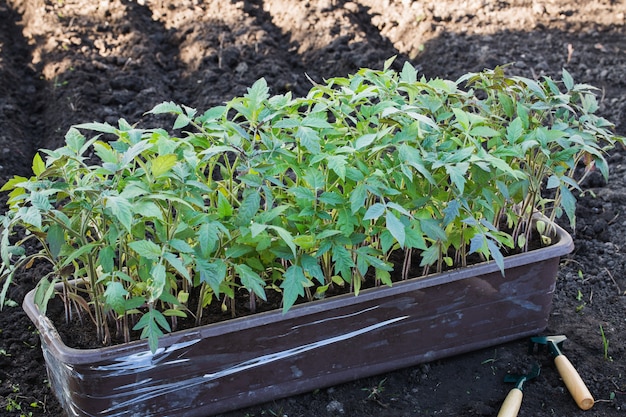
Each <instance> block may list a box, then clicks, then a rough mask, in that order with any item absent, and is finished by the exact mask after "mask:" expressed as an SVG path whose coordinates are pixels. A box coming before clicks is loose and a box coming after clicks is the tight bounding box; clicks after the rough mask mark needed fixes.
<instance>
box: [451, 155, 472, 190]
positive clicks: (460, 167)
mask: <svg viewBox="0 0 626 417" xmlns="http://www.w3.org/2000/svg"><path fill="white" fill-rule="evenodd" d="M468 168H469V164H468V163H467V162H462V163H458V164H455V165H446V172H447V173H448V175H449V176H450V180H451V181H452V183H453V184H454V185H455V186H456V188H457V189H458V194H459V195H463V193H464V192H465V181H466V178H465V175H466V173H467V169H468Z"/></svg>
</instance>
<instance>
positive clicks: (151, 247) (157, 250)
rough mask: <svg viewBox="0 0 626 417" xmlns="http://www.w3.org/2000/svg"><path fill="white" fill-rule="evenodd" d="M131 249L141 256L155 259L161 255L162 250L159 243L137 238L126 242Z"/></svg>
mask: <svg viewBox="0 0 626 417" xmlns="http://www.w3.org/2000/svg"><path fill="white" fill-rule="evenodd" d="M128 246H130V248H131V249H132V250H134V251H135V252H137V254H138V255H139V256H141V257H144V258H146V259H151V260H157V259H159V258H160V257H161V254H162V250H161V247H160V246H159V245H157V244H156V243H154V242H152V241H150V240H145V239H144V240H137V241H134V242H130V243H129V244H128Z"/></svg>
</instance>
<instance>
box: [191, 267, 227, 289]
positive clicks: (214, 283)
mask: <svg viewBox="0 0 626 417" xmlns="http://www.w3.org/2000/svg"><path fill="white" fill-rule="evenodd" d="M196 268H197V269H198V271H199V272H200V282H204V283H207V284H209V286H210V287H211V289H212V290H213V292H214V293H215V296H216V297H219V296H220V286H221V285H222V282H224V278H226V272H227V267H226V264H225V263H224V262H222V261H221V260H219V259H218V260H216V261H214V262H208V261H205V260H204V259H196Z"/></svg>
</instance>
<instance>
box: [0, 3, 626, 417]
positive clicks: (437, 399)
mask: <svg viewBox="0 0 626 417" xmlns="http://www.w3.org/2000/svg"><path fill="white" fill-rule="evenodd" d="M625 13H626V5H625V4H624V2H623V1H619V0H617V1H616V0H598V1H593V2H575V1H573V0H562V1H558V2H557V1H549V0H546V1H532V2H531V1H527V0H510V1H507V2H504V1H498V2H486V1H482V0H465V1H462V2H459V1H455V0H437V1H434V0H424V1H416V0H402V1H400V0H382V1H380V0H354V1H345V0H265V1H263V0H242V1H236V0H216V1H203V0H181V1H176V2H175V1H170V0H134V1H130V0H100V1H97V2H94V1H88V0H0V183H3V182H4V181H6V180H7V179H9V178H10V177H11V176H12V175H14V174H19V175H29V171H30V165H31V160H32V156H33V155H34V153H35V152H36V150H37V149H39V148H54V147H57V146H60V145H61V144H62V143H63V141H64V139H63V136H64V133H65V132H66V131H67V130H68V128H69V127H70V126H71V125H72V124H75V123H83V122H89V121H106V122H109V123H116V122H117V120H118V119H119V118H124V119H126V120H127V121H129V122H130V123H139V124H141V123H144V122H146V121H147V119H146V118H147V117H148V116H145V115H144V113H145V112H146V111H147V110H149V109H151V108H152V107H153V106H154V105H156V104H158V103H160V102H162V101H170V100H172V101H175V102H177V103H180V104H185V105H188V106H191V107H195V108H198V109H199V110H203V109H206V108H208V107H211V106H214V105H218V104H221V103H222V102H224V101H226V100H228V99H230V98H232V97H234V96H238V95H242V94H243V93H245V91H246V89H247V88H248V87H249V86H251V85H252V83H253V82H254V81H256V80H257V79H258V78H261V77H264V78H265V79H266V80H267V82H268V85H269V86H270V87H271V90H272V93H275V94H280V93H284V92H287V91H291V92H292V93H293V94H294V95H303V94H305V93H306V92H307V91H308V90H309V88H310V85H311V84H310V83H311V80H313V81H320V80H322V79H325V78H330V77H334V76H345V75H347V74H348V73H353V72H355V71H357V70H358V69H359V68H360V67H364V66H367V67H372V68H381V67H382V65H383V62H384V61H385V60H386V59H388V58H389V57H391V56H394V55H395V56H397V59H396V61H395V63H394V65H395V66H397V69H400V68H401V66H402V63H403V62H404V61H405V60H409V61H410V62H411V63H412V64H413V65H414V66H416V67H417V68H418V69H419V70H420V71H421V73H422V74H423V75H424V76H425V77H426V78H433V77H442V78H451V79H455V78H457V77H459V76H461V75H462V74H464V73H466V72H470V71H480V70H482V69H483V68H493V67H494V66H496V65H505V64H509V66H508V69H507V71H508V72H509V73H510V74H516V75H522V76H525V77H530V78H539V77H542V76H544V75H548V76H552V77H555V78H558V77H559V75H560V73H561V71H562V69H563V68H566V69H567V70H568V71H569V72H570V73H571V74H572V75H573V76H574V79H575V80H576V81H577V82H581V83H586V84H591V85H594V86H596V87H598V88H599V90H598V98H599V105H600V112H601V114H602V115H603V116H604V117H606V118H607V119H609V120H611V121H612V122H614V123H616V126H617V132H618V133H620V134H622V135H624V134H626V116H625V115H626V77H624V74H626V36H625V35H626V30H625V23H626V22H625ZM150 117H154V116H150ZM154 123H155V121H154V120H153V119H151V120H150V124H154ZM625 155H626V152H624V150H623V149H616V150H614V151H611V153H610V155H609V161H610V169H611V178H610V180H609V182H608V183H605V182H604V181H603V180H602V179H601V177H600V176H599V175H593V176H591V178H590V179H589V180H588V183H587V186H588V187H589V188H590V191H589V192H588V193H586V194H584V195H582V196H581V198H580V201H579V205H578V211H577V216H578V225H577V228H576V230H575V231H572V233H574V237H575V244H576V250H575V252H574V253H573V254H572V255H571V256H570V257H568V258H567V259H564V260H563V262H562V265H561V269H560V272H559V277H558V281H557V288H556V292H555V296H554V307H553V313H552V315H551V317H550V321H549V325H548V329H547V330H546V334H566V335H567V336H568V339H569V340H568V341H567V342H566V343H565V346H564V351H565V353H566V354H567V356H568V357H569V358H570V360H571V361H572V362H573V363H574V364H575V365H576V366H577V368H578V370H579V372H580V374H581V376H582V377H583V379H584V380H585V381H586V382H587V385H588V387H589V389H590V390H591V392H592V393H593V394H594V395H595V397H596V399H597V400H599V401H598V402H597V404H596V405H595V406H594V408H593V409H592V411H590V412H586V413H585V412H582V411H581V410H579V409H578V408H577V407H576V405H575V403H574V402H573V400H572V399H571V397H570V396H569V394H568V392H567V390H565V389H564V385H563V383H562V381H561V380H560V379H559V376H558V374H557V373H556V370H555V369H554V366H553V364H552V363H551V360H550V358H549V357H548V356H547V355H535V356H529V355H528V354H527V341H525V340H520V341H516V342H512V343H507V344H505V345H499V346H495V347H493V348H490V349H484V350H480V351H476V352H472V353H469V354H465V355H461V356H458V357H453V358H449V359H446V360H441V361H437V362H433V363H428V364H423V365H421V366H417V367H412V368H407V369H403V370H400V371H397V372H392V373H388V374H385V375H380V376H378V377H373V378H367V379H363V380H358V381H354V382H352V383H348V384H344V385H341V386H337V387H331V388H324V389H320V390H318V391H316V392H313V393H310V394H305V395H300V396H296V397H291V398H287V399H283V400H278V401H275V402H273V403H271V404H264V405H260V406H257V407H252V408H249V409H246V410H240V411H237V412H233V413H229V414H226V415H224V416H225V417H235V416H244V415H248V416H252V415H255V416H262V415H280V416H283V415H288V416H292V417H293V416H335V415H359V416H380V415H385V416H414V415H464V416H482V415H495V414H496V413H497V411H498V408H499V406H500V404H501V402H502V400H503V399H504V397H505V396H506V393H507V392H508V390H509V389H510V388H511V386H508V385H506V384H504V383H503V377H504V375H505V374H506V373H507V372H513V373H520V372H522V373H523V372H528V371H530V368H531V367H532V364H533V363H536V362H539V363H540V364H541V365H542V366H543V371H542V373H541V374H540V375H539V377H538V378H536V379H535V380H533V382H532V383H529V384H527V387H526V389H525V396H524V403H523V406H522V410H521V412H520V416H531V415H532V416H553V415H567V416H583V415H590V414H589V413H592V414H591V415H594V416H615V415H621V414H622V413H623V412H624V410H626V376H625V375H626V360H625V354H626V352H625V349H626V348H625V347H624V345H623V343H622V341H623V340H626V314H625V311H626V279H625V278H624V277H625V276H626V275H625V268H626V256H625V255H624V254H623V253H622V251H621V246H622V237H623V236H624V235H626V214H624V209H623V208H624V207H625V206H626V204H625V202H626V179H625V178H626V160H625ZM3 199H4V197H3ZM37 277H38V275H37V270H32V271H29V273H28V274H24V275H21V276H20V277H19V278H18V279H17V285H15V286H13V287H12V288H11V289H10V293H9V295H10V298H11V299H12V300H14V301H15V302H16V305H17V306H16V307H11V306H5V307H4V310H3V311H2V312H1V313H0V398H1V400H0V409H1V410H2V411H1V412H0V414H2V415H8V416H13V415H15V416H17V415H29V413H32V415H33V416H61V415H64V412H63V411H62V410H61V408H60V406H59V404H58V402H57V401H56V399H55V398H54V397H53V395H52V394H51V392H50V389H49V387H48V385H47V380H46V374H45V367H44V365H43V358H42V353H41V350H40V348H39V341H38V336H37V334H36V333H35V332H34V329H33V326H32V325H31V324H30V322H29V321H28V319H27V318H26V316H25V314H24V313H23V312H22V311H21V309H20V308H19V303H21V301H22V299H23V296H24V294H25V293H26V291H28V290H29V289H30V288H32V287H33V286H34V284H35V281H36V279H37ZM601 332H602V333H603V334H604V336H602V333H601ZM605 348H606V349H605Z"/></svg>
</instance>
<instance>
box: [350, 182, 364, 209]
mask: <svg viewBox="0 0 626 417" xmlns="http://www.w3.org/2000/svg"><path fill="white" fill-rule="evenodd" d="M366 199H367V187H366V186H365V184H363V183H359V184H357V186H356V187H354V189H353V190H352V192H351V193H350V210H351V211H352V214H355V213H356V212H357V211H359V210H360V209H361V208H363V207H364V206H365V200H366Z"/></svg>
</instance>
